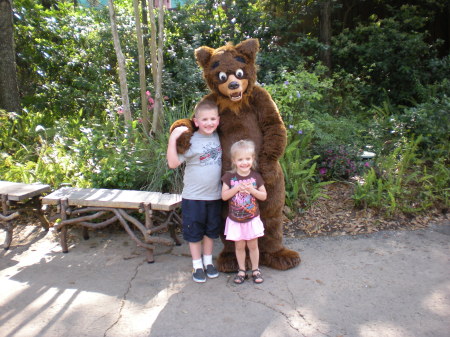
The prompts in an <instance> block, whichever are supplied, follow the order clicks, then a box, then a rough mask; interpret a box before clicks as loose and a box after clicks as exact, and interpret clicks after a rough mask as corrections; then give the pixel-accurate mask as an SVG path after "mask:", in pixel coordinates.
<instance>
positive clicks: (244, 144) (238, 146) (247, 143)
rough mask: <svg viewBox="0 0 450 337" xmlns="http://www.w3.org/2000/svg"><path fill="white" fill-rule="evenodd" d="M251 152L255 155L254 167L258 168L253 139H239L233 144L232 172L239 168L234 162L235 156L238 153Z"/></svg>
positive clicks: (254, 168) (231, 151) (231, 152)
mask: <svg viewBox="0 0 450 337" xmlns="http://www.w3.org/2000/svg"><path fill="white" fill-rule="evenodd" d="M242 152H245V153H249V154H251V155H252V157H253V163H252V169H253V170H256V168H257V166H258V165H257V163H256V154H255V143H254V142H253V141H252V140H249V139H243V140H240V141H237V142H236V143H234V144H233V145H231V149H230V154H231V170H230V172H232V173H236V171H237V168H236V165H235V164H234V158H236V156H237V155H238V153H242Z"/></svg>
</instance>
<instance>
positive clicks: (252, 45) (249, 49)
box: [236, 39, 259, 60]
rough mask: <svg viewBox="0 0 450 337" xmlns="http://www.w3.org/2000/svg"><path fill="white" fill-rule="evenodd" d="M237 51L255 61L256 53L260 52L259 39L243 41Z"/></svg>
mask: <svg viewBox="0 0 450 337" xmlns="http://www.w3.org/2000/svg"><path fill="white" fill-rule="evenodd" d="M236 50H237V51H238V52H239V53H242V54H244V55H245V56H247V57H248V58H249V59H250V60H254V59H255V58H256V53H257V52H258V51H259V42H258V40H257V39H248V40H245V41H242V42H241V43H239V44H238V45H237V46H236Z"/></svg>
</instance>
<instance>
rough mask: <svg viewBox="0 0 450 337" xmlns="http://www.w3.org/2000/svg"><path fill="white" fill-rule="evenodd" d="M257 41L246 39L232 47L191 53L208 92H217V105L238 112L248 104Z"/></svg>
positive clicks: (254, 76)
mask: <svg viewBox="0 0 450 337" xmlns="http://www.w3.org/2000/svg"><path fill="white" fill-rule="evenodd" d="M258 50H259V42H258V40H256V39H249V40H246V41H244V42H241V43H239V44H238V45H237V46H233V45H232V44H231V43H228V44H227V45H225V46H223V47H220V48H218V49H213V48H210V47H200V48H198V49H196V50H195V57H196V59H197V63H198V64H199V65H200V67H202V68H203V77H204V79H205V80H206V83H207V84H208V87H209V89H210V90H211V92H216V93H220V95H219V96H218V103H219V104H220V105H221V106H222V107H225V106H227V107H229V108H230V109H232V110H233V111H235V112H237V111H239V107H240V106H241V105H242V104H246V103H248V99H249V97H250V96H251V94H252V92H253V88H254V86H255V83H256V65H255V60H256V53H257V52H258Z"/></svg>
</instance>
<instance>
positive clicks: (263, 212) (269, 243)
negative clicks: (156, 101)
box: [170, 39, 300, 272]
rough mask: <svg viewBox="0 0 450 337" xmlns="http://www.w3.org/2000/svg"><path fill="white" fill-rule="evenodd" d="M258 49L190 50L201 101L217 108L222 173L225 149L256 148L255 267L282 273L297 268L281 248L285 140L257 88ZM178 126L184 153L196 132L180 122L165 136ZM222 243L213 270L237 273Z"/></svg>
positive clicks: (226, 165)
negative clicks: (263, 194)
mask: <svg viewBox="0 0 450 337" xmlns="http://www.w3.org/2000/svg"><path fill="white" fill-rule="evenodd" d="M258 50H259V42H258V40H256V39H248V40H245V41H243V42H241V43H239V44H237V45H236V46H234V45H232V44H231V43H228V44H226V45H225V46H222V47H219V48H217V49H214V48H211V47H207V46H202V47H199V48H197V49H196V50H195V57H196V60H197V63H198V64H199V66H200V67H201V68H202V69H203V77H204V79H205V81H206V83H207V85H208V87H209V89H210V91H211V92H210V93H209V94H208V95H206V96H205V97H203V98H202V100H210V101H214V102H216V104H217V106H218V111H219V117H220V123H219V126H218V128H217V132H218V135H219V138H220V143H221V147H222V171H224V172H225V171H227V170H229V169H230V168H231V155H230V148H231V145H232V144H233V143H235V142H237V141H239V140H242V139H249V140H252V141H253V142H254V143H255V146H256V160H257V163H258V170H259V172H260V173H261V176H262V178H263V180H264V186H265V187H266V191H267V200H265V201H260V202H259V208H260V217H261V220H262V221H263V223H264V231H265V232H264V236H263V237H260V238H259V239H258V243H259V252H260V259H259V263H260V264H261V265H266V266H269V267H272V268H275V269H279V270H285V269H289V268H293V267H295V266H297V265H298V264H299V263H300V255H299V254H298V253H297V252H295V251H293V250H290V249H288V248H285V247H284V246H283V243H282V239H283V214H282V213H283V207H284V198H285V185H284V176H283V172H282V169H281V166H280V164H279V161H278V160H279V159H280V158H281V157H282V155H283V153H284V149H285V147H286V142H287V135H286V128H285V126H284V123H283V121H282V119H281V116H280V113H279V112H278V108H277V106H276V104H275V103H274V101H273V100H272V97H271V96H270V94H269V93H268V92H267V91H266V90H265V89H264V88H261V87H260V86H258V85H257V84H256V54H257V53H258ZM178 126H187V127H188V129H189V131H187V132H184V133H183V134H182V135H181V136H180V137H179V138H178V139H177V151H178V152H179V153H184V152H185V151H186V150H187V149H188V148H189V146H190V137H191V136H192V133H193V132H194V131H195V130H196V128H195V125H194V124H193V122H192V120H190V119H182V120H179V121H176V122H175V123H174V124H173V125H172V126H171V130H170V131H172V130H173V129H174V128H176V127H178ZM225 208H226V207H225ZM224 220H225V217H224ZM222 241H223V243H224V248H223V250H222V252H221V253H220V254H219V256H218V258H217V268H218V269H219V270H220V271H222V272H234V271H236V270H238V269H239V266H238V264H237V260H236V256H235V249H234V242H233V241H227V240H225V239H224V237H222ZM246 264H247V266H246V267H248V268H251V269H255V268H257V267H255V266H252V264H251V261H250V260H249V258H248V257H247V261H246Z"/></svg>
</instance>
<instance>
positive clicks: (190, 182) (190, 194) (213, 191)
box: [178, 132, 222, 200]
mask: <svg viewBox="0 0 450 337" xmlns="http://www.w3.org/2000/svg"><path fill="white" fill-rule="evenodd" d="M178 158H179V160H180V161H181V162H184V161H186V168H185V170H184V187H183V192H182V197H183V198H184V199H190V200H218V199H221V198H222V186H221V185H222V184H221V180H220V178H221V172H222V148H221V147H220V141H219V136H218V134H217V132H214V133H213V134H212V135H210V136H209V135H208V136H206V135H202V134H201V133H198V132H195V133H194V135H193V136H192V138H191V147H190V148H189V150H188V151H186V152H185V153H184V154H183V155H178Z"/></svg>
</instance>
